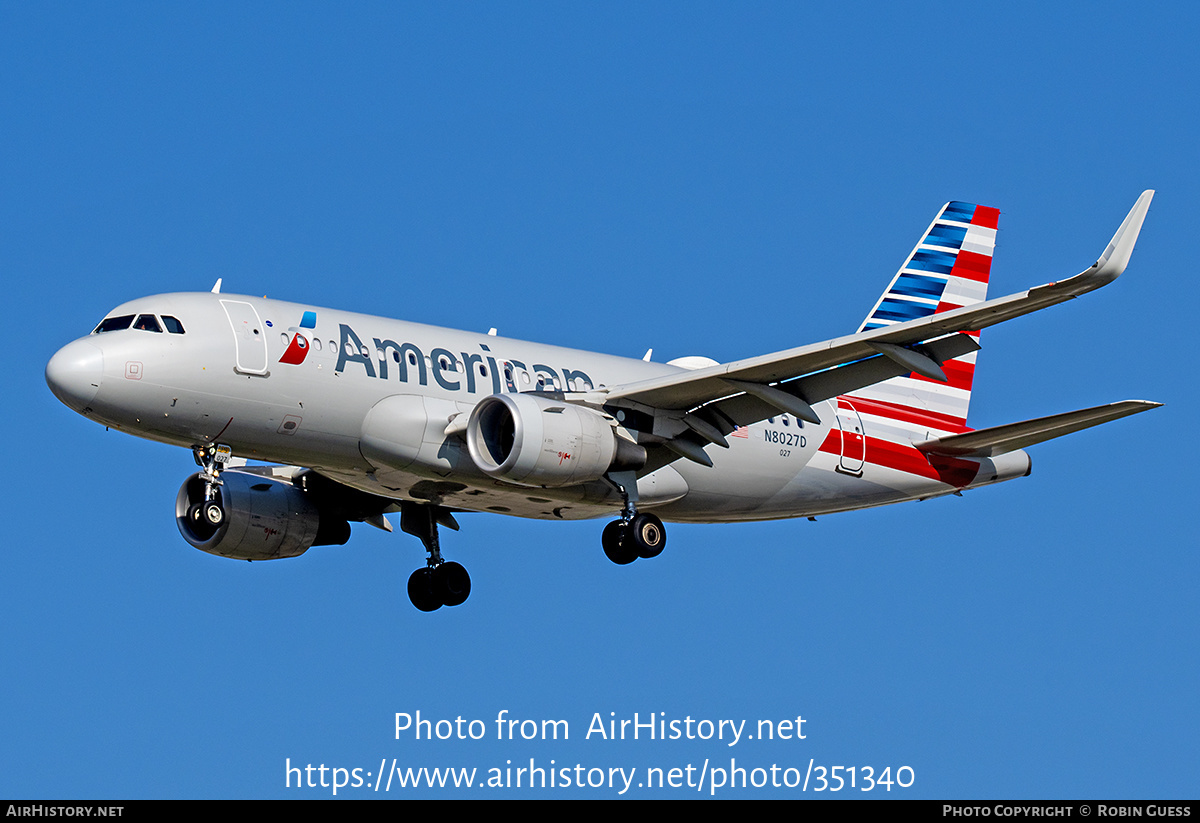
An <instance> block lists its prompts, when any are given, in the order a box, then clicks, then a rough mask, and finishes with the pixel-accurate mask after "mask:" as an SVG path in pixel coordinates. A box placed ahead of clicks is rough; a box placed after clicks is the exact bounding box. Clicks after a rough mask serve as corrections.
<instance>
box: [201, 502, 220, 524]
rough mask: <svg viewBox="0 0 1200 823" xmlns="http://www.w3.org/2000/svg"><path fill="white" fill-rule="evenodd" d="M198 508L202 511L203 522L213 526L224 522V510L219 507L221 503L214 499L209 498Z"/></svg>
mask: <svg viewBox="0 0 1200 823" xmlns="http://www.w3.org/2000/svg"><path fill="white" fill-rule="evenodd" d="M200 508H201V511H202V512H203V513H204V522H206V523H208V525H210V526H212V527H213V528H216V527H217V526H220V525H221V524H222V523H224V522H225V510H224V509H223V508H221V504H220V503H218V502H217V501H216V500H209V501H207V502H205V503H202V504H201V507H200Z"/></svg>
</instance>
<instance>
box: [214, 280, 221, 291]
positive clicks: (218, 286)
mask: <svg viewBox="0 0 1200 823" xmlns="http://www.w3.org/2000/svg"><path fill="white" fill-rule="evenodd" d="M212 293H213V294H220V293H221V278H220V277H218V278H217V282H216V283H213V287H212Z"/></svg>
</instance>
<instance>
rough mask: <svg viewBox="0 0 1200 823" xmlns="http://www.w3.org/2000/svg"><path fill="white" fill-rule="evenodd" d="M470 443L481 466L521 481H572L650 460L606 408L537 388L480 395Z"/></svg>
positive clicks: (528, 483) (549, 483)
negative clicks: (591, 406) (616, 425)
mask: <svg viewBox="0 0 1200 823" xmlns="http://www.w3.org/2000/svg"><path fill="white" fill-rule="evenodd" d="M467 449H468V451H469V452H470V454H471V460H472V461H474V463H475V465H476V466H478V467H479V468H480V469H481V470H482V471H484V472H486V473H487V474H489V475H491V476H492V477H495V478H498V479H501V480H506V481H508V482H510V483H517V484H519V485H522V486H551V487H553V486H572V485H575V484H578V483H585V482H587V481H589V480H596V479H598V478H600V477H601V476H603V475H604V473H605V472H607V471H610V470H622V469H638V468H641V467H642V466H644V465H645V464H646V450H645V449H644V448H642V447H641V446H639V445H637V444H636V443H631V442H629V441H628V440H626V439H625V438H623V437H619V436H618V435H617V433H616V431H614V429H613V426H612V423H611V422H610V419H609V418H608V417H607V416H605V415H604V414H603V413H601V412H598V411H593V410H592V409H589V408H587V407H585V406H577V405H574V404H572V403H564V402H562V401H556V400H551V399H548V398H545V397H538V396H536V395H532V394H493V395H491V396H490V397H485V398H484V399H483V400H481V401H480V402H479V403H478V405H476V406H475V409H474V411H472V412H471V420H470V422H469V423H468V424H467Z"/></svg>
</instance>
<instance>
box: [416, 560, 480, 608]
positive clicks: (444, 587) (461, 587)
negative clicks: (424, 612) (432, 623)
mask: <svg viewBox="0 0 1200 823" xmlns="http://www.w3.org/2000/svg"><path fill="white" fill-rule="evenodd" d="M431 577H432V581H431V582H432V584H433V592H434V594H435V595H437V596H438V597H439V598H440V599H441V601H442V605H443V606H457V605H459V604H461V603H462V602H463V601H465V600H466V599H467V596H468V595H470V594H471V576H470V575H469V574H467V570H466V569H465V568H463V567H462V565H461V564H459V563H454V562H453V561H452V562H449V563H443V564H442V565H440V566H438V567H437V568H436V569H434V570H433V574H432V575H431ZM417 608H420V607H419V606H418V607H417Z"/></svg>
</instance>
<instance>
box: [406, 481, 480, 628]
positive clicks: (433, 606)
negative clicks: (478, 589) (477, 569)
mask: <svg viewBox="0 0 1200 823" xmlns="http://www.w3.org/2000/svg"><path fill="white" fill-rule="evenodd" d="M438 523H441V524H442V525H443V526H447V527H448V528H451V529H454V530H455V531H457V530H458V523H457V522H455V520H454V516H453V515H452V514H451V513H450V512H449V511H448V510H446V509H443V508H440V507H438V506H425V505H422V504H420V503H401V504H400V530H401V531H403V532H406V533H408V534H411V535H413V536H414V537H416V538H418V539H420V541H421V542H422V543H424V544H425V551H427V552H429V559H428V560H427V561H426V565H425V566H424V567H423V568H420V569H417V570H416V571H415V572H413V573H412V575H411V576H410V577H409V578H408V599H409V600H411V601H412V604H413V605H414V606H416V607H417V608H418V609H420V610H421V611H423V612H432V611H437V610H438V609H440V608H441V607H442V606H457V605H459V604H461V603H463V602H464V601H465V600H466V599H467V596H468V595H470V594H471V576H470V575H469V574H467V570H466V569H465V568H463V567H462V566H461V565H460V564H458V563H455V562H453V561H450V562H446V561H445V560H443V559H442V552H441V549H440V548H439V546H438V529H437V527H438Z"/></svg>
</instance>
